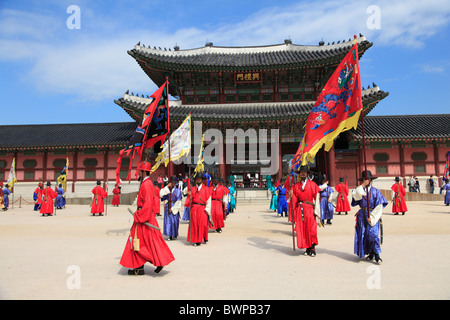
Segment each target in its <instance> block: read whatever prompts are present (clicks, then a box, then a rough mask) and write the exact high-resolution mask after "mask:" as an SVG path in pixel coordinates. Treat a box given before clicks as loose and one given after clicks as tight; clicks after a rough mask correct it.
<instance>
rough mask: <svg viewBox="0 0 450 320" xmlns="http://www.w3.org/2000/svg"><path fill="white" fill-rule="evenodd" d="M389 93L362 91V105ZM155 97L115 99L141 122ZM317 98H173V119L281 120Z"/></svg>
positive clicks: (300, 113) (304, 112)
mask: <svg viewBox="0 0 450 320" xmlns="http://www.w3.org/2000/svg"><path fill="white" fill-rule="evenodd" d="M388 94H389V93H387V92H384V91H382V90H380V88H379V87H377V86H374V87H373V88H370V89H366V90H363V91H362V98H363V104H364V105H367V104H369V103H373V104H372V105H370V106H369V110H368V111H370V109H372V108H373V107H374V105H375V104H376V102H378V101H379V100H381V99H384V98H385V97H386V96H387V95H388ZM151 101H152V100H151V99H147V98H143V97H138V96H135V95H130V94H124V95H123V97H122V98H120V99H117V100H114V102H115V103H116V104H117V105H119V106H120V107H122V108H123V109H124V110H125V111H126V112H127V113H128V114H129V115H130V116H131V117H132V118H133V119H135V120H136V121H139V120H140V119H141V118H142V114H143V112H144V110H145V109H146V108H147V106H148V105H149V104H150V102H151ZM314 103H315V101H293V102H260V103H227V104H199V105H181V103H180V101H170V105H169V108H170V117H171V119H178V120H183V119H184V118H186V117H187V115H188V114H189V112H191V116H192V118H193V119H198V120H209V121H238V120H281V119H289V118H293V117H294V118H306V117H307V116H308V114H309V112H310V111H311V109H312V107H313V106H314Z"/></svg>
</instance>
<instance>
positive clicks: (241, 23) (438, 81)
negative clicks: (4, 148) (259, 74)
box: [0, 0, 450, 125]
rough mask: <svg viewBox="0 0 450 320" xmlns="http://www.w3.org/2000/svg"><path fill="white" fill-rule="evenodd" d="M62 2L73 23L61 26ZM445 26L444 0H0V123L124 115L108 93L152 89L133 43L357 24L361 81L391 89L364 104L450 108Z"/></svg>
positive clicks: (414, 110) (248, 36)
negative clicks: (362, 43) (75, 18)
mask: <svg viewBox="0 0 450 320" xmlns="http://www.w3.org/2000/svg"><path fill="white" fill-rule="evenodd" d="M70 5H76V6H78V7H79V9H80V29H69V28H68V27H67V20H68V19H69V20H70V17H71V14H72V12H69V13H67V8H68V7H69V6H70ZM374 6H375V7H374ZM374 8H375V11H373V10H374ZM377 13H379V15H377ZM377 18H379V19H377ZM374 19H375V20H374ZM368 23H369V24H368ZM371 23H372V24H371ZM373 23H375V24H373ZM449 31H450V1H448V0H433V1H429V0H428V1H423V0H421V1H417V0H408V1H392V0H389V1H387V0H382V1H375V0H374V1H361V0H360V1H357V0H348V1H328V0H327V1H292V0H288V1H277V2H275V1H268V0H258V1H253V0H246V1H242V0H239V1H237V0H226V1H225V0H223V1H214V0H208V1H200V0H188V1H175V0H154V1H136V0H132V1H92V0H91V1H87V0H86V1H76V0H70V1H65V0H53V1H49V0H47V1H45V0H44V1H34V0H28V1H10V0H0V92H1V96H2V99H1V100H0V108H1V116H0V125H9V124H50V123H89V122H121V121H132V119H131V118H130V117H129V116H128V115H127V114H126V113H125V112H124V111H123V110H122V109H121V108H120V107H119V106H117V105H116V104H115V103H114V99H117V98H120V97H121V96H122V95H123V93H124V92H125V91H126V90H128V89H129V90H130V91H132V92H135V93H136V92H138V93H140V94H144V95H146V94H148V95H150V94H151V93H153V91H154V90H156V86H155V85H154V83H153V82H152V81H151V80H150V79H149V78H148V77H147V76H146V75H145V74H144V72H143V71H142V70H141V68H140V67H139V66H138V64H137V63H136V62H135V61H134V59H133V58H132V57H131V56H129V55H128V54H127V50H130V49H132V48H133V46H134V45H135V44H136V43H137V42H141V44H142V43H143V44H145V45H146V46H148V45H151V46H152V47H153V46H156V47H162V48H164V47H167V48H169V47H170V48H173V47H174V46H175V45H176V44H177V45H178V46H180V48H181V49H191V48H197V47H203V46H204V45H205V43H206V42H207V41H211V42H213V43H214V45H217V46H250V45H251V46H254V45H269V44H279V43H282V42H283V41H284V39H287V38H290V39H291V40H292V41H293V43H294V44H300V45H316V44H318V42H319V41H320V40H321V39H323V40H324V41H325V43H328V42H330V43H331V42H333V41H334V42H337V41H342V40H348V39H349V38H352V37H353V35H354V34H359V33H362V34H363V35H365V36H366V37H367V39H368V40H369V41H372V42H373V43H374V45H373V47H372V48H370V49H369V50H368V51H367V52H366V53H365V54H364V56H363V58H362V59H361V61H360V66H361V75H362V85H363V87H367V85H369V84H370V85H371V84H372V82H375V83H376V84H377V85H378V86H379V87H380V88H381V89H382V90H384V91H388V92H389V93H390V94H389V96H388V98H386V99H385V100H383V101H381V102H380V103H379V104H378V105H377V106H376V108H375V109H374V110H373V111H372V112H371V115H403V114H437V113H448V112H449V106H450V103H449V102H448V101H447V100H446V99H443V97H445V96H446V93H447V92H448V90H449V82H450V81H449V80H450V79H449V71H450V55H449V52H450V45H449V43H450V32H449Z"/></svg>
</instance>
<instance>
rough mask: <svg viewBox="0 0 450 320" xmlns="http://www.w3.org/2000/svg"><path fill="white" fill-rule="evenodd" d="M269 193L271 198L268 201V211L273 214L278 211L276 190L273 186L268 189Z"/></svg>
mask: <svg viewBox="0 0 450 320" xmlns="http://www.w3.org/2000/svg"><path fill="white" fill-rule="evenodd" d="M270 191H271V192H272V198H271V199H270V207H269V208H270V210H273V211H274V212H275V211H277V209H278V196H277V188H275V186H271V187H270Z"/></svg>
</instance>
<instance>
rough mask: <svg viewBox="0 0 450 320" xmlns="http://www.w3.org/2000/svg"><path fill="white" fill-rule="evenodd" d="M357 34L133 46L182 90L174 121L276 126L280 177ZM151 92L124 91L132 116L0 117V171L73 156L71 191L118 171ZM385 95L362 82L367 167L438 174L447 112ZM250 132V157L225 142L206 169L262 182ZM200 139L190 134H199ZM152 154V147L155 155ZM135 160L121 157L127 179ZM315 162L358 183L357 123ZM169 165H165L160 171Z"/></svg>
mask: <svg viewBox="0 0 450 320" xmlns="http://www.w3.org/2000/svg"><path fill="white" fill-rule="evenodd" d="M356 41H357V43H358V51H359V55H360V58H361V57H362V56H363V55H364V53H365V51H366V50H368V49H369V48H370V47H372V45H373V43H372V42H369V41H368V40H367V39H366V38H365V37H364V36H362V35H360V36H359V37H358V38H357V39H356ZM353 43H354V41H353V39H349V40H348V41H342V42H341V41H338V42H336V43H331V44H330V43H328V44H325V43H324V42H322V41H321V42H320V43H319V44H318V45H296V44H293V43H292V41H290V40H285V42H284V43H282V44H277V45H267V46H250V47H218V46H214V45H213V44H212V43H207V44H206V45H205V46H204V47H202V48H196V49H180V48H179V47H175V48H173V50H172V49H168V50H167V49H166V48H164V49H161V48H156V47H153V48H151V46H145V45H141V44H140V43H138V44H136V45H135V46H134V48H132V49H131V50H129V51H128V54H129V55H130V56H131V57H132V58H133V59H135V60H136V62H137V64H138V65H139V66H140V67H141V69H142V70H143V71H144V72H145V73H146V74H147V75H148V77H149V78H150V79H151V80H152V81H153V82H154V83H155V84H156V85H157V86H161V85H162V84H163V83H164V81H165V80H166V78H167V79H168V80H169V94H170V95H171V96H172V97H175V100H171V101H170V119H171V130H174V129H176V128H177V127H178V126H179V125H180V124H181V122H182V121H183V120H184V119H185V118H186V116H187V115H188V114H189V113H190V114H191V117H192V120H193V122H194V123H195V122H197V123H199V121H201V129H200V132H204V131H206V130H207V129H210V128H214V129H218V130H219V131H220V132H221V133H222V134H224V135H225V133H226V132H227V130H234V132H236V131H235V130H237V129H242V130H243V131H245V132H249V129H255V130H259V129H267V130H268V131H270V130H271V129H275V130H277V131H278V135H279V149H278V153H277V154H276V155H274V156H275V157H276V158H277V160H278V161H279V163H281V164H282V165H280V166H279V168H278V171H277V172H276V174H274V178H275V179H277V178H278V179H279V178H281V177H282V176H284V175H286V174H287V172H288V167H289V160H290V159H292V157H293V155H294V154H295V151H296V150H297V147H298V143H299V142H300V138H301V134H302V129H303V127H304V124H305V121H306V119H307V117H308V115H309V112H310V111H311V109H312V107H313V106H314V103H315V101H316V99H317V97H318V96H319V94H320V92H321V90H322V88H323V86H324V85H325V83H326V82H327V80H328V79H329V77H330V76H331V74H332V73H333V72H334V70H335V68H336V67H337V65H338V64H339V63H340V61H341V60H342V59H343V57H344V56H345V55H346V53H347V52H348V51H349V50H350V48H351V47H352V45H353ZM363 60H364V59H362V60H361V63H364V62H363ZM363 86H364V85H363ZM131 91H132V90H131ZM146 94H147V95H146V96H144V94H138V93H134V92H130V90H127V91H126V93H125V94H123V95H122V96H121V97H118V98H117V99H115V100H114V103H115V104H116V105H118V106H119V107H121V108H122V109H123V110H124V111H125V112H126V113H127V114H128V115H129V116H130V122H124V123H89V124H51V125H29V126H0V136H7V137H8V139H7V140H4V141H2V143H1V144H0V180H2V181H5V180H6V179H7V173H8V171H9V167H10V164H11V161H12V158H14V157H15V158H16V163H17V165H16V171H17V176H18V180H19V181H28V182H35V181H45V180H52V181H54V179H55V178H56V177H57V175H58V174H59V173H58V172H60V170H61V169H62V166H63V161H64V160H65V158H66V157H68V158H69V161H70V163H71V167H70V168H69V176H68V181H71V182H72V190H73V191H75V189H76V188H75V184H76V183H81V182H86V183H87V182H93V181H95V180H110V181H111V180H114V179H115V169H116V160H117V158H118V156H119V154H118V152H119V150H121V149H122V148H123V147H124V146H125V145H126V144H127V142H128V141H129V139H130V138H131V136H132V134H133V132H134V129H135V128H136V126H137V122H138V121H140V120H141V119H142V116H143V112H144V110H145V109H146V107H147V106H148V105H149V104H150V102H151V99H150V98H149V96H148V94H151V93H146ZM388 95H389V92H387V91H384V90H383V89H382V88H380V87H379V86H377V85H375V84H372V85H371V86H367V87H366V88H365V89H364V88H363V90H362V100H363V112H364V117H365V121H366V122H365V138H366V143H367V164H368V169H369V170H371V171H372V172H373V173H374V174H376V175H377V176H379V177H380V179H379V180H378V181H383V179H384V180H385V181H389V183H390V181H391V180H392V179H393V177H394V176H402V177H407V176H410V175H416V176H422V177H429V175H436V176H438V175H441V174H442V171H443V167H444V165H445V156H446V152H447V151H448V150H449V147H450V130H449V127H448V123H449V120H450V119H449V117H450V115H448V114H444V115H405V116H370V111H371V110H372V109H373V108H375V107H376V105H377V104H378V103H380V102H381V101H382V100H383V99H385V98H386V97H388ZM246 139H247V140H246V141H247V142H246V147H247V148H246V151H245V160H244V161H243V162H241V163H237V162H236V161H234V163H233V164H231V163H227V162H226V161H224V160H225V159H227V152H228V151H227V150H228V149H227V148H225V147H223V149H221V150H220V152H219V154H220V155H216V156H215V159H214V160H215V161H216V162H218V163H219V164H218V165H207V166H206V168H207V170H209V171H211V172H213V173H216V174H219V175H220V176H222V177H224V178H225V177H227V176H229V175H230V174H233V175H235V176H236V178H237V181H238V182H240V181H242V180H243V178H244V177H249V179H250V181H252V182H253V183H254V184H260V183H261V182H262V181H264V177H263V173H262V171H261V168H262V167H264V166H265V165H263V164H262V163H259V162H257V163H254V162H251V161H249V160H250V158H251V156H252V155H253V154H252V152H251V151H249V148H248V147H249V145H248V143H249V141H250V140H251V138H248V137H247V138H246ZM197 140H198V139H197ZM197 140H196V139H193V143H199V141H197ZM227 141H228V140H227ZM233 141H235V140H233ZM227 147H228V146H227ZM233 148H236V145H235V144H234V145H233ZM192 150H194V148H193V149H192ZM266 151H268V153H269V154H270V152H271V151H270V150H266ZM259 152H261V151H259ZM155 156H156V154H155V153H153V154H152V155H151V159H154V157H155ZM191 156H192V157H193V158H196V157H197V155H194V154H192V155H191ZM136 160H137V159H135V161H136ZM234 160H236V159H234ZM128 164H129V162H127V159H124V162H123V163H122V168H121V176H122V178H124V177H125V176H126V173H127V170H128ZM169 166H172V168H173V170H171V172H173V173H175V174H178V173H184V172H186V171H188V168H189V167H188V165H186V164H184V163H182V164H178V165H173V164H172V163H171V164H170V165H169ZM312 170H313V171H319V172H327V173H328V174H329V176H330V178H331V184H332V185H334V184H336V182H337V181H338V180H339V177H341V176H343V177H345V178H346V179H347V181H348V182H349V186H353V185H355V184H356V178H357V177H358V176H359V175H360V173H361V171H362V170H363V163H362V137H361V130H360V127H358V129H357V130H351V131H347V132H345V133H343V134H341V135H340V137H339V138H338V139H337V140H336V142H335V146H334V147H333V148H332V149H331V150H330V152H328V153H325V152H323V150H321V151H320V152H318V154H317V156H316V159H315V163H313V164H312ZM167 172H168V171H167V168H165V167H164V166H161V167H160V168H159V169H158V171H157V172H156V173H155V174H154V175H155V176H157V175H159V174H162V175H164V174H167Z"/></svg>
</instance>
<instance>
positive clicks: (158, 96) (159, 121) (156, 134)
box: [116, 79, 169, 183]
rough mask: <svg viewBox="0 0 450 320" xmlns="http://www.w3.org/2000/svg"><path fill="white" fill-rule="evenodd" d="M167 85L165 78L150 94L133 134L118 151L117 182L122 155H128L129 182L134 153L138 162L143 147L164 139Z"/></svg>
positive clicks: (166, 129)
mask: <svg viewBox="0 0 450 320" xmlns="http://www.w3.org/2000/svg"><path fill="white" fill-rule="evenodd" d="M168 85H169V81H168V80H167V79H166V82H164V84H163V85H162V86H161V87H160V88H159V89H158V90H156V91H155V92H154V93H153V94H152V95H151V98H153V101H152V102H151V103H150V104H149V106H148V107H147V109H146V110H145V111H144V116H143V118H142V120H141V121H140V122H139V124H138V126H137V128H136V130H135V132H134V134H133V136H132V137H131V139H130V142H129V143H128V145H127V146H126V147H125V148H124V149H123V150H121V151H120V156H119V158H118V159H117V168H116V182H117V183H119V182H120V177H119V175H120V166H121V163H122V158H123V156H124V155H126V156H129V157H130V165H129V168H128V176H127V180H128V182H130V180H131V175H130V172H131V169H132V166H133V160H134V157H135V155H136V154H138V155H139V163H140V162H141V159H142V155H143V153H144V150H145V149H147V148H151V147H152V146H153V145H154V144H155V143H156V142H157V141H162V142H163V141H164V140H165V138H166V135H167V132H168V125H167V122H168V121H167V119H168V113H169V110H168V108H167V105H168V94H167V93H168ZM138 165H139V164H138ZM137 174H138V173H137V172H136V176H137Z"/></svg>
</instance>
